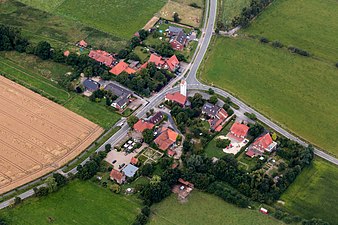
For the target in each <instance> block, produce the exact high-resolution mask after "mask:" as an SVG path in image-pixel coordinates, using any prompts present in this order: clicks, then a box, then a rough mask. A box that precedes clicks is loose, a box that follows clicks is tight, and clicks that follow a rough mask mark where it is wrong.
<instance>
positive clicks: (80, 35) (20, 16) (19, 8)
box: [0, 0, 127, 51]
mask: <svg viewBox="0 0 338 225" xmlns="http://www.w3.org/2000/svg"><path fill="white" fill-rule="evenodd" d="M22 2H24V3H27V4H29V5H30V6H29V5H24V4H23V3H21V2H18V1H15V0H6V1H0V23H1V24H7V25H12V26H16V27H19V28H21V29H22V33H23V34H24V35H25V37H27V38H28V39H29V40H30V41H31V42H39V41H41V40H45V41H48V42H50V43H51V44H52V45H53V46H54V47H59V48H71V47H73V45H74V44H75V43H76V42H77V41H79V40H81V39H85V40H86V41H87V42H88V43H89V44H90V45H92V46H94V47H98V48H99V47H100V48H104V49H105V50H109V51H118V50H120V49H121V48H123V47H124V46H125V45H126V44H127V40H125V39H122V38H119V37H117V36H115V35H112V34H108V33H105V32H102V31H99V30H98V29H95V28H91V27H89V26H87V25H85V24H82V23H81V22H79V21H76V20H73V19H71V18H66V17H63V16H60V15H57V14H54V13H55V11H53V10H51V9H53V7H56V6H58V4H56V3H57V2H58V1H56V0H53V1H40V0H32V1H29V0H23V1H22ZM31 6H34V7H36V6H40V8H44V9H43V10H46V11H50V12H51V13H49V12H46V11H42V10H39V9H36V8H33V7H31ZM47 8H50V10H47Z"/></svg>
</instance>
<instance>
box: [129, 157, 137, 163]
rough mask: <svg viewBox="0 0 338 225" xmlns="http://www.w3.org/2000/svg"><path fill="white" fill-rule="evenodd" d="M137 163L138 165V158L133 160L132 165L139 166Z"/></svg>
mask: <svg viewBox="0 0 338 225" xmlns="http://www.w3.org/2000/svg"><path fill="white" fill-rule="evenodd" d="M137 163H138V158H135V157H133V158H131V160H130V164H133V165H137Z"/></svg>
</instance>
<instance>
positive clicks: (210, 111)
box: [202, 102, 220, 117]
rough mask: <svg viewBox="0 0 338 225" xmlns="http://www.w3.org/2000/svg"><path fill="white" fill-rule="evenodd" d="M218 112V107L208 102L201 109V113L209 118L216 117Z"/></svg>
mask: <svg viewBox="0 0 338 225" xmlns="http://www.w3.org/2000/svg"><path fill="white" fill-rule="evenodd" d="M218 110H220V107H219V106H217V105H213V104H210V103H209V102H207V103H205V104H204V105H203V107H202V112H203V113H205V114H207V115H208V116H210V117H214V116H216V115H217V112H218Z"/></svg>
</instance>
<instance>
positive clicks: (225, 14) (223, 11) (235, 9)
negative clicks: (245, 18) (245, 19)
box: [218, 0, 250, 27]
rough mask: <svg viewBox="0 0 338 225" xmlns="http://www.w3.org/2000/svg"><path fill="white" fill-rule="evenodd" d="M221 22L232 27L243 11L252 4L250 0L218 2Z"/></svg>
mask: <svg viewBox="0 0 338 225" xmlns="http://www.w3.org/2000/svg"><path fill="white" fill-rule="evenodd" d="M218 4H219V6H218V7H219V15H218V16H219V20H221V21H222V22H223V23H224V24H225V25H227V26H230V27H231V21H232V19H233V18H235V17H236V16H238V15H240V13H241V12H242V9H243V8H244V7H246V6H247V5H249V4H250V0H218Z"/></svg>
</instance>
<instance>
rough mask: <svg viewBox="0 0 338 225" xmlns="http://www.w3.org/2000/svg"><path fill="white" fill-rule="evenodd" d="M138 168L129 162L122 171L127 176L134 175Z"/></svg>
mask: <svg viewBox="0 0 338 225" xmlns="http://www.w3.org/2000/svg"><path fill="white" fill-rule="evenodd" d="M137 170H138V167H136V166H134V165H132V164H128V165H127V166H126V167H125V168H124V169H123V170H122V171H123V173H124V174H125V175H126V176H127V177H133V176H134V175H135V173H136V171H137Z"/></svg>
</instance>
